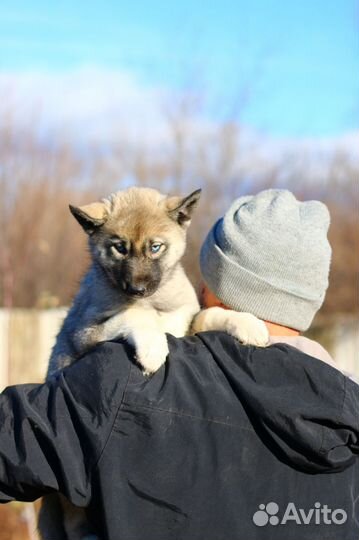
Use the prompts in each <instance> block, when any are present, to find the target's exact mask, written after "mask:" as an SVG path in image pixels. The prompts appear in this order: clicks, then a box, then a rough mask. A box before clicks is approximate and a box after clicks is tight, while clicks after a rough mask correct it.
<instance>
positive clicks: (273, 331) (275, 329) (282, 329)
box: [264, 321, 300, 337]
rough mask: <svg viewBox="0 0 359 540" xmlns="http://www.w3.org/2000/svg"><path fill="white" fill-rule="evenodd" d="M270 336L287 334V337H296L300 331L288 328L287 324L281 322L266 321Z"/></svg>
mask: <svg viewBox="0 0 359 540" xmlns="http://www.w3.org/2000/svg"><path fill="white" fill-rule="evenodd" d="M264 322H265V324H266V326H267V328H268V331H269V335H270V336H276V337H278V336H287V337H296V336H299V334H300V332H299V331H298V330H294V329H293V328H288V327H287V326H281V325H280V324H275V323H272V322H268V321H264Z"/></svg>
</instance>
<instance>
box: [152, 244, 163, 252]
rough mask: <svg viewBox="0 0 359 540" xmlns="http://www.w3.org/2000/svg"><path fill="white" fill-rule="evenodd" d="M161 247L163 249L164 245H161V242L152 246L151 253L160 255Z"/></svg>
mask: <svg viewBox="0 0 359 540" xmlns="http://www.w3.org/2000/svg"><path fill="white" fill-rule="evenodd" d="M161 247H162V244H160V243H159V242H157V243H156V244H152V246H151V253H158V252H159V250H160V249H161Z"/></svg>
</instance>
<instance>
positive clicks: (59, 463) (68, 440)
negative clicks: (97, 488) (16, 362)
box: [0, 343, 130, 506]
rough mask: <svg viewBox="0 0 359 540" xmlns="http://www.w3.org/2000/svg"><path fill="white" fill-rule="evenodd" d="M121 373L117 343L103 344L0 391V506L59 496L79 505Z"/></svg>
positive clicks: (111, 415)
mask: <svg viewBox="0 0 359 540" xmlns="http://www.w3.org/2000/svg"><path fill="white" fill-rule="evenodd" d="M114 348H116V354H114ZM129 370H130V362H129V360H128V357H127V354H126V352H125V351H124V349H123V346H122V345H121V344H114V343H113V344H111V343H108V344H103V345H101V346H99V347H98V348H97V349H95V350H94V351H93V352H91V353H90V354H88V355H87V356H85V357H83V358H82V359H81V360H79V361H78V362H76V363H75V364H73V365H72V366H70V367H68V368H66V369H64V370H62V371H61V372H59V373H58V374H56V375H55V376H53V377H52V378H51V379H50V380H49V381H48V382H46V383H45V384H40V385H39V384H25V385H19V386H12V387H8V388H7V389H6V390H5V391H4V392H3V393H2V394H0V502H8V501H11V500H13V499H17V500H22V501H32V500H34V499H36V498H38V497H40V496H42V495H45V494H46V493H49V492H55V491H59V492H61V493H63V494H64V495H65V496H66V497H68V498H69V499H70V500H71V501H72V502H73V503H74V504H77V505H79V506H83V505H86V504H87V502H88V500H89V498H90V496H91V469H92V467H93V466H94V465H95V464H96V462H97V460H98V459H99V457H100V455H101V452H102V451H103V449H104V446H105V444H106V441H107V438H108V436H109V434H110V432H111V429H112V425H113V422H114V419H115V415H116V413H117V410H118V407H119V404H120V402H121V399H122V394H123V391H124V387H125V383H126V380H127V378H128V373H129Z"/></svg>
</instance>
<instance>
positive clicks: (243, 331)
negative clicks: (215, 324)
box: [226, 311, 269, 347]
mask: <svg viewBox="0 0 359 540" xmlns="http://www.w3.org/2000/svg"><path fill="white" fill-rule="evenodd" d="M226 331H227V332H228V333H229V334H231V336H233V337H235V338H237V339H238V340H239V341H241V342H242V343H244V345H256V346H257V347H265V346H266V345H268V344H269V332H268V329H267V327H266V325H265V323H264V322H263V321H261V320H260V319H257V317H255V316H254V315H252V314H251V313H236V312H232V311H228V312H227V325H226Z"/></svg>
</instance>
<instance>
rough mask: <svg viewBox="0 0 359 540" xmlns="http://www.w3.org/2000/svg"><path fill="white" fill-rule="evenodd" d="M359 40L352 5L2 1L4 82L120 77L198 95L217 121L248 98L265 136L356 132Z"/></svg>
mask: <svg viewBox="0 0 359 540" xmlns="http://www.w3.org/2000/svg"><path fill="white" fill-rule="evenodd" d="M358 30H359V4H358V2H355V1H353V0H314V1H313V0H301V2H293V1H288V0H287V1H283V0H267V1H266V0H251V1H249V0H248V1H243V0H222V1H216V2H211V1H210V0H207V1H206V2H204V1H202V2H194V1H193V0H181V1H178V0H177V1H176V2H170V1H166V2H165V1H163V0H156V1H152V2H148V1H142V2H129V1H128V0H127V1H126V2H122V1H114V0H107V1H106V0H103V1H101V2H93V1H87V2H85V1H83V0H76V2H74V1H73V0H72V1H71V2H70V1H67V0H65V1H64V0H63V1H61V2H48V1H46V2H45V1H37V0H31V1H30V0H28V1H26V2H25V1H22V2H21V1H18V0H12V1H6V0H3V1H2V2H1V8H0V51H1V54H0V73H1V72H20V73H22V72H32V71H33V72H41V71H44V72H46V73H47V74H48V73H53V74H54V75H59V74H61V73H62V72H68V71H69V70H76V69H79V68H84V67H89V66H90V67H96V68H101V69H110V70H119V71H123V70H125V71H126V72H129V73H133V74H134V75H135V77H136V79H137V80H138V81H141V82H142V83H143V85H144V86H146V87H147V88H148V87H151V86H153V87H169V88H173V89H177V88H178V89H183V88H195V89H197V90H199V91H200V92H201V93H203V94H206V96H208V109H207V110H208V111H209V112H208V114H211V115H212V116H216V114H218V115H219V114H230V113H231V112H232V113H233V111H234V110H236V109H237V106H238V104H242V102H243V96H245V100H244V103H245V105H243V106H241V107H240V115H241V116H240V118H241V119H242V121H243V122H244V123H245V124H246V125H248V126H250V127H251V128H254V129H256V130H260V131H263V132H265V133H267V134H270V135H274V136H285V137H286V136H289V137H312V136H314V137H326V136H337V135H341V134H343V133H346V132H349V131H352V130H354V129H357V128H358V124H359V61H358Z"/></svg>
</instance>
